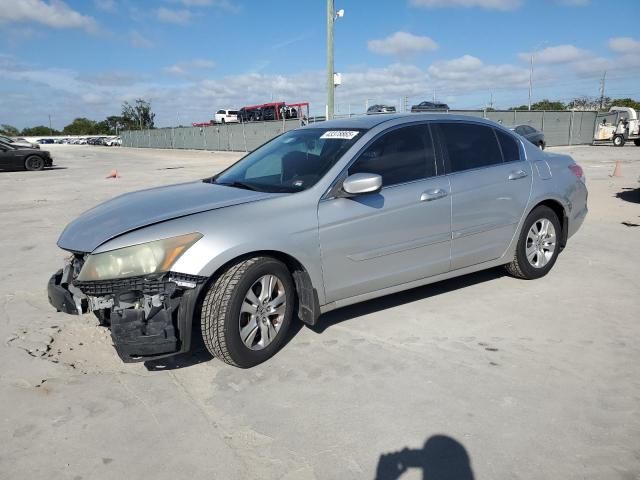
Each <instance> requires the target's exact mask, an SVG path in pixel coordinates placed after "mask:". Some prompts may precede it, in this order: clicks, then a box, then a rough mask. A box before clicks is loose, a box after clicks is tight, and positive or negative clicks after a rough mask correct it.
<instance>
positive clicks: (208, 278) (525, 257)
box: [48, 114, 587, 367]
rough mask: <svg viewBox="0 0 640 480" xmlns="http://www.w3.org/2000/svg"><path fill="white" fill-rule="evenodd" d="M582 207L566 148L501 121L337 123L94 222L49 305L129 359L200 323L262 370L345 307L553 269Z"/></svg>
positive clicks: (74, 239)
mask: <svg viewBox="0 0 640 480" xmlns="http://www.w3.org/2000/svg"><path fill="white" fill-rule="evenodd" d="M534 164H535V166H534ZM539 164H542V165H544V167H542V168H541V167H540V166H539ZM551 176H553V181H552V182H550V181H547V180H548V179H549V178H550V177H551ZM586 199H587V188H586V186H585V181H584V177H583V173H582V169H581V168H580V167H579V166H578V165H577V164H576V163H575V162H574V161H573V159H572V158H571V157H570V156H568V155H560V154H555V155H550V154H546V153H543V152H541V151H540V150H538V149H537V148H535V147H534V146H533V145H531V144H530V143H528V142H525V141H524V140H523V139H521V137H520V136H517V135H515V134H513V133H512V132H511V131H509V130H508V129H505V128H504V127H502V126H501V125H498V124H496V123H494V122H490V121H487V120H483V119H480V118H472V117H464V116H457V115H449V114H439V115H438V114H436V115H434V114H430V115H406V114H405V115H398V114H395V115H393V114H390V115H368V116H360V117H354V118H350V119H344V120H332V121H328V122H323V123H321V124H312V125H309V126H306V127H302V128H299V129H296V130H291V131H288V132H286V133H284V134H282V135H280V136H278V137H276V138H274V139H273V140H271V141H269V142H267V143H266V144H264V145H262V146H261V147H259V148H258V149H256V150H254V151H253V152H251V153H249V154H248V155H246V156H245V157H244V158H242V159H241V160H239V161H238V162H237V163H235V164H234V165H232V166H230V167H229V168H227V169H226V170H224V171H223V172H221V173H219V174H217V175H215V176H212V177H210V178H206V179H204V180H201V181H195V182H191V183H181V184H177V185H172V186H165V187H156V188H153V189H148V190H142V191H139V192H134V193H129V194H125V195H122V196H119V197H116V198H114V199H112V200H109V201H107V202H105V203H103V204H101V205H98V206H97V207H95V208H93V209H91V210H89V211H88V212H86V213H84V214H82V215H81V216H80V217H79V218H77V219H76V220H74V221H72V222H71V223H70V224H69V225H67V227H66V228H65V229H64V231H63V232H62V234H61V235H60V238H59V240H58V246H59V247H60V248H62V249H63V250H66V251H67V252H69V253H70V254H71V255H70V256H69V257H67V260H66V261H65V262H66V263H65V264H64V267H63V269H61V270H59V271H58V272H57V273H55V274H54V275H53V276H52V277H51V279H50V281H49V284H48V295H49V301H50V303H51V304H52V305H53V306H54V307H55V308H56V309H57V310H58V311H63V312H66V313H70V314H80V313H84V312H88V311H93V312H94V313H96V315H97V316H98V318H100V319H101V321H102V322H104V323H105V324H110V327H111V336H112V339H113V343H114V346H115V348H116V350H117V352H118V353H119V355H120V357H121V358H122V359H123V360H124V361H127V362H130V361H139V360H148V359H151V358H158V357H162V356H167V355H173V354H176V353H180V352H184V351H187V350H188V349H189V348H190V341H191V332H192V324H193V322H194V321H200V322H201V331H202V333H201V334H202V337H203V339H204V342H205V344H206V346H207V348H208V349H209V350H210V351H211V353H213V355H214V356H215V357H217V358H219V359H221V360H223V361H224V362H227V363H229V364H231V365H236V366H239V367H251V366H253V365H256V364H258V363H260V362H262V361H264V360H266V359H268V358H269V357H271V356H272V355H274V354H275V352H276V351H277V350H278V349H279V348H280V346H281V345H282V344H283V342H284V340H285V337H286V332H287V329H288V328H289V326H290V325H291V322H292V321H293V320H294V316H296V315H297V316H298V317H299V318H300V319H301V320H302V321H303V322H305V323H307V324H310V325H314V324H316V323H317V322H319V321H322V319H321V318H320V319H319V317H320V315H321V314H322V313H324V312H327V311H330V310H333V309H335V308H339V307H343V306H346V305H350V304H353V303H357V302H361V301H364V300H368V299H371V298H375V297H379V296H382V295H386V294H389V293H393V292H397V291H401V290H405V289H409V288H413V287H417V286H420V285H425V284H428V283H432V282H436V281H439V280H443V279H446V278H450V277H456V276H459V275H464V274H467V273H470V272H474V271H477V270H482V269H486V268H492V267H497V266H500V265H505V266H506V269H507V271H508V272H509V273H511V274H512V275H514V276H516V277H519V278H525V279H534V278H540V277H542V276H544V275H546V274H547V273H548V272H549V270H551V268H552V267H553V265H554V264H555V262H556V260H557V258H558V254H559V253H560V252H561V250H562V249H563V248H564V247H565V245H566V244H567V239H568V238H570V237H571V236H572V235H573V234H574V233H575V232H576V231H577V230H578V228H579V227H580V225H581V224H582V222H583V220H584V218H585V216H586V214H587V203H586ZM495 308H496V314H500V312H502V311H503V309H504V306H497V305H496V306H495ZM296 309H297V311H296Z"/></svg>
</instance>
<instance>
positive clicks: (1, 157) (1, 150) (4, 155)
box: [0, 145, 17, 169]
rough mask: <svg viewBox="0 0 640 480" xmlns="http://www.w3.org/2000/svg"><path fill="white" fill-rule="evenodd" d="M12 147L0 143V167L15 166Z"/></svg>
mask: <svg viewBox="0 0 640 480" xmlns="http://www.w3.org/2000/svg"><path fill="white" fill-rule="evenodd" d="M14 151H15V150H14V149H12V148H10V147H6V146H4V145H0V168H3V169H4V168H16V164H17V161H16V156H15V154H14Z"/></svg>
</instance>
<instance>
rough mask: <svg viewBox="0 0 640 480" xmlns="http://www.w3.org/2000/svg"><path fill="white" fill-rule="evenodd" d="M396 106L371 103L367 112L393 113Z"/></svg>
mask: <svg viewBox="0 0 640 480" xmlns="http://www.w3.org/2000/svg"><path fill="white" fill-rule="evenodd" d="M395 111H396V107H394V106H393V105H371V106H370V107H369V108H367V114H372V113H395Z"/></svg>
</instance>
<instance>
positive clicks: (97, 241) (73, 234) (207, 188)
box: [58, 181, 281, 252]
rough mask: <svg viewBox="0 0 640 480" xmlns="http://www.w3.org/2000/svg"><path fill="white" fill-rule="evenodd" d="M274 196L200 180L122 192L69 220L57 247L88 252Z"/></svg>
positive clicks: (274, 194)
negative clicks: (166, 223)
mask: <svg viewBox="0 0 640 480" xmlns="http://www.w3.org/2000/svg"><path fill="white" fill-rule="evenodd" d="M278 195H281V194H277V193H263V192H254V191H251V190H243V189H240V188H232V187H225V186H222V185H215V184H212V183H207V182H201V181H199V182H190V183H182V184H178V185H169V186H166V187H157V188H151V189H148V190H141V191H138V192H132V193H126V194H124V195H120V196H118V197H115V198H113V199H111V200H108V201H106V202H104V203H102V204H100V205H98V206H96V207H94V208H92V209H91V210H88V211H86V212H85V213H83V214H82V215H80V216H79V217H78V218H76V219H75V220H74V221H72V222H71V223H70V224H69V225H67V227H66V228H65V229H64V231H63V232H62V234H61V235H60V238H59V239H58V246H59V247H60V248H62V249H64V250H69V251H72V252H92V251H93V250H95V249H96V248H97V247H98V246H100V245H102V244H103V243H104V242H106V241H108V240H111V239H112V238H115V237H117V236H119V235H122V234H124V233H127V232H130V231H132V230H136V229H138V228H141V227H146V226H148V225H153V224H154V223H159V222H164V221H166V220H171V219H174V218H178V217H183V216H185V215H191V214H194V213H200V212H205V211H208V210H215V209H218V208H224V207H229V206H232V205H239V204H241V203H247V202H254V201H257V200H262V199H265V198H269V197H273V196H278ZM194 230H197V228H194Z"/></svg>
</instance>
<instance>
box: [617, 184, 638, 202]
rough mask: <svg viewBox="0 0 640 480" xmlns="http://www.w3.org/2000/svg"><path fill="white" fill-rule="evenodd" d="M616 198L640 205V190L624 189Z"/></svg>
mask: <svg viewBox="0 0 640 480" xmlns="http://www.w3.org/2000/svg"><path fill="white" fill-rule="evenodd" d="M616 198H619V199H620V200H624V201H625V202H631V203H640V188H623V189H622V191H621V192H618V193H616Z"/></svg>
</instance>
